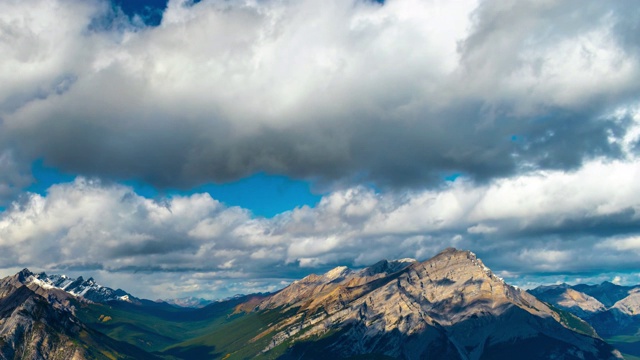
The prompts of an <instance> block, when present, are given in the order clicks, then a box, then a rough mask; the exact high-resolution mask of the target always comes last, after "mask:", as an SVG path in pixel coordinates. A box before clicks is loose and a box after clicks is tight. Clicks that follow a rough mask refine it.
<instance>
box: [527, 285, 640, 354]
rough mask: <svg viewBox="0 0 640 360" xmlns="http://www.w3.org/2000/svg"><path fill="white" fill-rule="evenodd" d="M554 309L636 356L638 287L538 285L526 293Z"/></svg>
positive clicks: (639, 312)
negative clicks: (561, 311) (567, 313)
mask: <svg viewBox="0 0 640 360" xmlns="http://www.w3.org/2000/svg"><path fill="white" fill-rule="evenodd" d="M529 292H530V293H531V294H533V295H535V296H536V297H538V298H539V299H540V300H542V301H545V302H547V303H549V304H551V305H553V306H555V307H557V308H560V309H563V310H566V311H569V312H571V313H573V314H575V315H577V316H578V317H580V318H581V319H583V320H585V321H586V322H588V323H589V324H590V325H591V326H593V328H594V329H595V330H596V331H597V333H598V334H599V335H600V336H602V337H604V338H607V339H608V341H609V342H611V343H612V344H614V345H615V346H616V347H618V348H619V349H620V350H621V351H622V352H623V353H628V354H630V355H633V356H636V357H640V286H620V285H616V284H613V283H611V282H608V281H605V282H603V283H602V284H599V285H584V284H578V285H573V286H571V285H567V284H561V285H552V286H540V287H537V288H535V289H533V290H530V291H529Z"/></svg>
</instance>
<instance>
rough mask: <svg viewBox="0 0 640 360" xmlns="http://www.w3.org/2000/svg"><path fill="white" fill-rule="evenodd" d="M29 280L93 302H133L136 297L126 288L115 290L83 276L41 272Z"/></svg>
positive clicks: (32, 275) (42, 286)
mask: <svg viewBox="0 0 640 360" xmlns="http://www.w3.org/2000/svg"><path fill="white" fill-rule="evenodd" d="M27 282H28V283H32V284H36V285H38V286H39V287H41V288H44V289H60V290H63V291H66V292H67V293H69V294H71V295H74V296H78V297H82V298H84V299H87V300H90V301H93V302H107V301H114V300H116V301H128V302H131V301H132V299H135V298H134V297H133V296H131V295H130V294H128V293H127V292H125V291H124V290H120V289H117V290H114V289H111V288H108V287H106V286H102V285H100V284H98V283H96V281H95V280H94V279H93V278H89V279H87V280H85V279H84V278H83V277H82V276H80V277H78V278H75V279H74V278H71V277H68V276H66V275H47V274H46V273H44V272H41V273H39V274H31V276H29V277H28V278H27Z"/></svg>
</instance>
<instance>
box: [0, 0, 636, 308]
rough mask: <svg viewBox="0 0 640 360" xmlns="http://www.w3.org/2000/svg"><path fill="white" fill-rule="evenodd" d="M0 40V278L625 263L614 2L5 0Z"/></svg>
mask: <svg viewBox="0 0 640 360" xmlns="http://www.w3.org/2000/svg"><path fill="white" fill-rule="evenodd" d="M0 53H2V54H3V56H2V57H0V84H2V86H0V275H9V274H11V273H15V272H16V271H18V270H20V269H22V268H24V267H28V268H30V269H32V270H34V271H46V272H49V273H64V274H67V275H70V276H79V275H82V276H84V277H85V278H87V277H89V276H93V277H94V278H95V279H96V280H97V281H98V282H100V283H102V284H105V285H107V286H111V287H120V288H123V289H125V290H127V291H129V292H131V293H132V294H133V295H136V296H139V297H146V298H151V299H156V298H173V297H182V296H190V295H193V296H200V297H205V298H222V297H226V296H230V295H234V294H237V293H250V292H257V291H273V290H276V289H278V288H281V287H283V286H284V285H286V284H287V283H289V282H290V281H292V280H294V279H298V278H300V277H302V276H305V275H307V274H310V273H322V272H325V271H327V270H329V269H331V268H332V267H335V266H339V265H347V266H351V267H362V266H366V265H369V264H372V263H375V262H377V261H378V260H381V259H385V258H386V259H394V258H404V257H412V258H416V259H418V260H426V259H428V258H430V257H431V256H433V255H435V254H436V253H438V252H439V251H441V250H442V249H444V248H446V247H449V246H454V247H457V248H460V249H468V250H471V251H473V252H475V253H476V254H477V255H478V256H479V257H480V258H481V259H482V260H483V261H484V263H485V264H486V265H487V266H489V267H490V268H491V269H493V270H494V272H496V273H497V274H498V275H500V276H502V277H504V278H505V279H506V280H507V281H509V282H510V283H513V284H516V285H518V286H523V287H532V286H535V285H537V284H543V283H544V284H549V283H556V282H563V281H567V282H589V283H598V282H601V281H605V280H608V281H615V282H616V283H620V284H638V283H640V261H638V258H639V256H640V181H637V179H638V178H640V100H639V99H640V82H639V81H637V79H639V78H640V8H639V7H638V6H637V4H636V2H635V1H631V0H629V1H624V0H620V1H615V2H604V1H596V0H593V1H591V0H589V1H583V0H562V1H560V0H559V1H554V0H544V1H539V0H535V1H534V0H531V1H527V0H523V1H518V2H506V1H502V0H484V1H477V0H468V1H467V0H460V1H442V0H385V1H373V0H323V1H319V0H295V1H293V0H246V1H245V0H201V1H188V0H169V1H168V2H167V1H164V0H140V1H124V0H117V1H116V0H111V1H109V0H33V1H29V2H24V1H19V0H4V1H2V2H0Z"/></svg>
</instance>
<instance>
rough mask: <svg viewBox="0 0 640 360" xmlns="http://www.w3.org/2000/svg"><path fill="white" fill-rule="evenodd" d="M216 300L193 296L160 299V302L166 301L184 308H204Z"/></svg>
mask: <svg viewBox="0 0 640 360" xmlns="http://www.w3.org/2000/svg"><path fill="white" fill-rule="evenodd" d="M214 301H215V300H207V299H203V298H197V297H193V296H188V297H183V298H176V299H164V300H158V302H165V303H167V304H171V305H175V306H178V307H183V308H203V307H205V306H207V305H209V304H211V303H212V302H214Z"/></svg>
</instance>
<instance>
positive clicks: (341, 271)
mask: <svg viewBox="0 0 640 360" xmlns="http://www.w3.org/2000/svg"><path fill="white" fill-rule="evenodd" d="M349 273H351V269H349V268H348V267H346V266H337V267H335V268H333V269H331V270H329V271H327V272H326V273H325V274H324V277H325V279H327V280H329V281H333V280H336V279H340V278H342V277H344V276H346V275H348V274H349Z"/></svg>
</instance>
